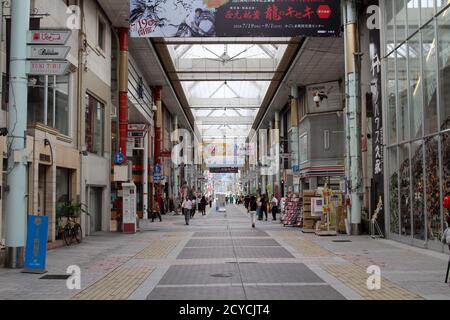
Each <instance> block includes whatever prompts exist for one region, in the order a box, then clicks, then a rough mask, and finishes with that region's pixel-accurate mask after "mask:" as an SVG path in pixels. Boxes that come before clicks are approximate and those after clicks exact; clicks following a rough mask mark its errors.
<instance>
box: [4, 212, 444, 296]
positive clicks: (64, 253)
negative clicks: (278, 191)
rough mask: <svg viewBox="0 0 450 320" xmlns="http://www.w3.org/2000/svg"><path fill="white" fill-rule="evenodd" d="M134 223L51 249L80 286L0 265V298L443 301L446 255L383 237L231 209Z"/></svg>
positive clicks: (51, 257)
mask: <svg viewBox="0 0 450 320" xmlns="http://www.w3.org/2000/svg"><path fill="white" fill-rule="evenodd" d="M140 226H141V232H139V233H137V234H134V235H124V234H117V233H98V234H96V235H94V236H91V237H89V238H87V239H86V240H85V241H83V243H82V244H80V245H76V246H72V247H63V248H58V249H55V250H51V251H49V252H48V254H47V268H48V270H49V274H65V273H66V270H67V267H68V266H70V265H77V266H79V267H80V270H81V288H80V289H75V290H70V289H68V288H67V286H66V281H65V280H43V279H40V277H41V275H33V274H23V273H20V271H19V270H9V269H2V268H0V299H149V300H155V299H158V300H176V299H180V300H191V299H194V300H196V299H198V300H209V299H214V300H217V299H218V300H221V299H223V300H227V299H233V300H236V299H238V300H239V299H249V300H257V299H261V300H273V299H285V300H327V299H333V300H335V299H336V300H342V299H446V300H449V299H450V287H449V286H448V285H447V284H445V283H443V277H444V275H445V269H446V266H447V259H448V256H447V255H445V254H439V253H435V252H430V251H424V250H420V249H415V248H412V247H409V246H406V245H402V244H399V243H396V242H392V241H389V240H373V239H370V237H367V236H360V237H347V236H339V237H334V238H332V237H331V238H330V237H324V238H320V237H316V236H315V235H313V234H304V233H302V232H301V231H300V230H299V229H296V228H285V227H282V226H281V225H280V224H279V222H273V221H267V222H266V221H258V222H257V228H256V229H252V228H251V225H250V219H249V218H248V217H247V215H246V213H245V212H244V210H243V208H242V207H237V206H232V205H230V206H228V209H227V213H226V215H225V214H223V213H218V212H215V211H210V212H208V215H207V216H201V215H196V216H195V217H194V219H193V220H191V224H190V225H189V226H186V225H184V218H183V217H182V216H164V217H163V222H159V221H157V222H154V223H150V222H148V221H142V222H141V225H140ZM336 239H345V240H350V241H351V242H334V241H333V240H336ZM371 265H376V266H379V267H380V270H381V289H380V290H369V289H368V288H367V279H368V278H369V277H370V276H371V274H368V273H367V272H366V269H367V267H368V266H371Z"/></svg>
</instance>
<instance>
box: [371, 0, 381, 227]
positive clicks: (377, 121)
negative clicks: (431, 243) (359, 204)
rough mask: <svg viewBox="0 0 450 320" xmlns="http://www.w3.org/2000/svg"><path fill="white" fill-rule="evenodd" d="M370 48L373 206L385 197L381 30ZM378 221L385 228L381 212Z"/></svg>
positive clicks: (377, 32)
mask: <svg viewBox="0 0 450 320" xmlns="http://www.w3.org/2000/svg"><path fill="white" fill-rule="evenodd" d="M370 4H373V5H378V4H379V1H377V0H373V1H371V3H370ZM369 43H370V46H369V49H370V61H371V77H372V79H371V82H370V92H371V95H372V168H373V172H372V173H373V182H372V194H371V195H372V198H371V202H372V208H375V207H376V204H377V202H378V199H379V198H380V197H384V168H383V166H384V147H383V141H384V138H383V114H382V104H381V103H382V99H381V98H382V89H381V45H380V30H379V29H376V28H375V29H371V30H369ZM378 223H379V225H380V227H381V229H382V230H383V229H384V218H383V215H382V214H380V215H379V216H378Z"/></svg>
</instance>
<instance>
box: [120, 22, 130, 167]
mask: <svg viewBox="0 0 450 320" xmlns="http://www.w3.org/2000/svg"><path fill="white" fill-rule="evenodd" d="M119 46H120V56H119V137H120V140H119V141H120V143H119V148H120V150H121V151H122V153H123V155H124V159H125V162H126V161H127V142H128V28H119Z"/></svg>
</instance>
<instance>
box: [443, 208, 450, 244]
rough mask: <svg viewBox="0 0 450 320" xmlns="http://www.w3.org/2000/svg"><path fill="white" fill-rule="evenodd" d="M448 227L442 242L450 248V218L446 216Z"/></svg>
mask: <svg viewBox="0 0 450 320" xmlns="http://www.w3.org/2000/svg"><path fill="white" fill-rule="evenodd" d="M446 221H447V227H446V228H445V231H444V234H443V235H442V238H441V241H442V243H444V244H447V245H448V246H449V248H450V216H446Z"/></svg>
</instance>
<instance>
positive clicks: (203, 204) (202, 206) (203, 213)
mask: <svg viewBox="0 0 450 320" xmlns="http://www.w3.org/2000/svg"><path fill="white" fill-rule="evenodd" d="M200 208H201V211H202V216H206V198H205V196H203V197H202V200H200Z"/></svg>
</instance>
